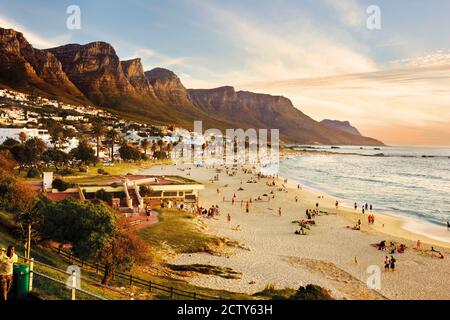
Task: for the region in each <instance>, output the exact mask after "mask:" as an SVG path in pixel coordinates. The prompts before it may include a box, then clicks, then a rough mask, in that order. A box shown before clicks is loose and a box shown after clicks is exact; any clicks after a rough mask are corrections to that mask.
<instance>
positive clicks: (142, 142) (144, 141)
mask: <svg viewBox="0 0 450 320" xmlns="http://www.w3.org/2000/svg"><path fill="white" fill-rule="evenodd" d="M149 145H150V143H149V142H148V140H147V139H144V140H142V141H141V147H142V149H144V154H145V156H147V149H148V147H149Z"/></svg>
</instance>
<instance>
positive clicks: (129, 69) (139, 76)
mask: <svg viewBox="0 0 450 320" xmlns="http://www.w3.org/2000/svg"><path fill="white" fill-rule="evenodd" d="M120 63H121V64H122V70H123V72H124V74H125V77H126V78H127V79H128V81H129V82H130V84H131V85H132V86H133V87H134V89H135V90H136V91H137V92H138V94H140V95H143V96H151V97H153V98H156V94H155V91H154V90H153V87H152V85H151V84H150V81H149V80H148V79H147V77H146V76H145V73H144V67H143V66H142V63H141V59H140V58H137V59H131V60H126V61H121V62H120Z"/></svg>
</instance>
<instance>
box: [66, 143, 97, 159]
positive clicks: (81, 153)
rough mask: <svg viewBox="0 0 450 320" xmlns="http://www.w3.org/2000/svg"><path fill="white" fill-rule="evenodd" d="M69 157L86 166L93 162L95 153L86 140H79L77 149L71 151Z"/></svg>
mask: <svg viewBox="0 0 450 320" xmlns="http://www.w3.org/2000/svg"><path fill="white" fill-rule="evenodd" d="M69 156H70V157H71V158H74V159H76V160H78V161H81V162H83V163H86V164H89V163H91V162H94V161H95V151H94V149H92V148H91V146H90V145H89V143H88V142H87V141H86V140H80V142H79V143H78V147H76V148H74V149H72V150H71V151H70V153H69Z"/></svg>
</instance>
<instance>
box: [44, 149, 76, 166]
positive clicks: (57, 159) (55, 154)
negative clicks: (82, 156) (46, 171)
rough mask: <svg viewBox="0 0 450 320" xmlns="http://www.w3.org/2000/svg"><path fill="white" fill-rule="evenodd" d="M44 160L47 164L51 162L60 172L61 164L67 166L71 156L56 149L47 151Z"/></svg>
mask: <svg viewBox="0 0 450 320" xmlns="http://www.w3.org/2000/svg"><path fill="white" fill-rule="evenodd" d="M42 159H43V160H44V161H45V162H51V163H53V165H54V166H55V169H56V170H58V166H59V165H61V164H66V163H67V162H68V161H69V155H68V154H67V153H65V152H64V151H61V150H58V149H56V148H52V149H48V150H46V151H45V152H44V153H43V155H42Z"/></svg>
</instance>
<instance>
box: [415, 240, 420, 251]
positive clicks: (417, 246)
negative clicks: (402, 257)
mask: <svg viewBox="0 0 450 320" xmlns="http://www.w3.org/2000/svg"><path fill="white" fill-rule="evenodd" d="M416 249H417V250H420V240H417V243H416Z"/></svg>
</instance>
